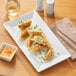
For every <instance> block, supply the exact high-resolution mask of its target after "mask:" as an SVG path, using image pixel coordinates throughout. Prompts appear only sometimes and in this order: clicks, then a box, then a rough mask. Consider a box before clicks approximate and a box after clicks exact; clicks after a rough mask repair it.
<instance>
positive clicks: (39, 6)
mask: <svg viewBox="0 0 76 76" xmlns="http://www.w3.org/2000/svg"><path fill="white" fill-rule="evenodd" d="M43 6H44V0H36V9H37V11H40V12H41V11H43Z"/></svg>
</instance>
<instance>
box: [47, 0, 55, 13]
mask: <svg viewBox="0 0 76 76" xmlns="http://www.w3.org/2000/svg"><path fill="white" fill-rule="evenodd" d="M46 12H47V14H53V13H54V0H47V7H46Z"/></svg>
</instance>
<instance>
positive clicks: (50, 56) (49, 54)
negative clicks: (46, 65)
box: [43, 48, 54, 61]
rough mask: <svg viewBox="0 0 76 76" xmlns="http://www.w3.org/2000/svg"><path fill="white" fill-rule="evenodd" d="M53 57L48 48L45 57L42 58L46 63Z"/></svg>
mask: <svg viewBox="0 0 76 76" xmlns="http://www.w3.org/2000/svg"><path fill="white" fill-rule="evenodd" d="M53 56H54V51H53V50H52V49H51V48H50V49H49V50H48V52H47V53H46V55H45V57H44V58H43V60H44V61H48V60H50V59H52V58H53Z"/></svg>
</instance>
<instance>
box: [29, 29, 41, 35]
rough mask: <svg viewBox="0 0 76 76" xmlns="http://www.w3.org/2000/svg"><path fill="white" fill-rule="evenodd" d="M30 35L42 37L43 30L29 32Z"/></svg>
mask: <svg viewBox="0 0 76 76" xmlns="http://www.w3.org/2000/svg"><path fill="white" fill-rule="evenodd" d="M28 33H29V34H30V35H40V34H41V33H42V31H41V30H28Z"/></svg>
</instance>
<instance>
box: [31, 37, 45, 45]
mask: <svg viewBox="0 0 76 76" xmlns="http://www.w3.org/2000/svg"><path fill="white" fill-rule="evenodd" d="M31 40H32V41H33V42H35V43H38V44H42V45H46V43H45V41H44V40H43V38H42V37H41V36H34V37H33V38H32V39H31Z"/></svg>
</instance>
